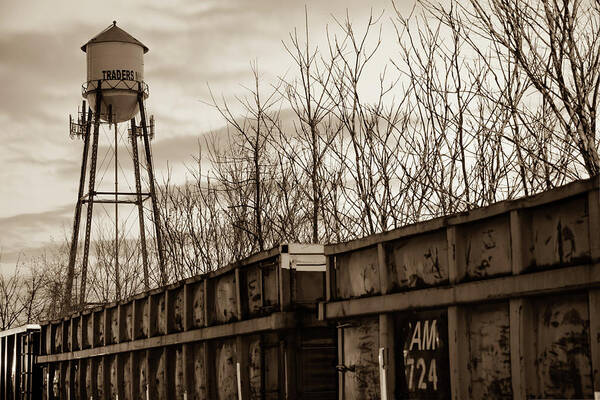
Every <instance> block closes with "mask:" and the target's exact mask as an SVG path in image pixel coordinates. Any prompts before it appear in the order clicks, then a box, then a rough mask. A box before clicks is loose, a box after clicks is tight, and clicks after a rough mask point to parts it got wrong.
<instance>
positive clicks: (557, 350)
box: [528, 294, 594, 398]
mask: <svg viewBox="0 0 600 400" xmlns="http://www.w3.org/2000/svg"><path fill="white" fill-rule="evenodd" d="M533 310H538V312H537V313H535V321H534V323H535V326H534V332H533V337H532V339H533V345H532V347H533V348H534V349H535V352H534V354H533V359H534V365H535V368H534V371H533V372H534V373H535V378H536V379H535V380H536V381H537V382H535V383H536V385H530V387H529V390H528V395H530V396H533V397H541V398H556V397H560V398H593V397H594V393H593V383H592V374H591V359H590V340H589V314H588V312H589V311H588V302H587V296H586V295H585V294H581V295H562V296H554V297H552V298H541V299H537V300H536V301H535V302H534V303H533Z"/></svg>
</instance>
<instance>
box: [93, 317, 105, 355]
mask: <svg viewBox="0 0 600 400" xmlns="http://www.w3.org/2000/svg"><path fill="white" fill-rule="evenodd" d="M93 315H94V317H93V318H94V320H93V321H92V324H93V327H92V331H93V338H94V340H93V347H98V346H104V310H100V311H94V314H93Z"/></svg>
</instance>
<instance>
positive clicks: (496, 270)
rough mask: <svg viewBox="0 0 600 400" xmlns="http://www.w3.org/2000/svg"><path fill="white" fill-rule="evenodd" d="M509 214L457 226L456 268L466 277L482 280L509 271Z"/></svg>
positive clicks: (506, 273)
mask: <svg viewBox="0 0 600 400" xmlns="http://www.w3.org/2000/svg"><path fill="white" fill-rule="evenodd" d="M509 220H510V218H509V215H508V214H504V215H500V216H498V217H494V218H488V219H484V220H482V221H478V222H475V223H470V224H463V225H459V226H458V229H457V234H456V236H457V245H456V246H457V251H456V252H457V254H456V262H457V265H458V269H459V270H460V271H464V275H465V277H466V279H481V278H485V277H492V276H498V275H508V274H510V273H511V247H510V226H509Z"/></svg>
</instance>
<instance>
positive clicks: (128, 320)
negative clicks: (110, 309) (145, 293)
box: [120, 302, 133, 341]
mask: <svg viewBox="0 0 600 400" xmlns="http://www.w3.org/2000/svg"><path fill="white" fill-rule="evenodd" d="M121 307H122V310H121V312H122V319H121V321H120V323H121V324H123V327H122V328H121V335H123V336H122V337H121V339H120V340H121V341H129V340H131V338H132V333H133V302H129V303H127V304H123V305H121Z"/></svg>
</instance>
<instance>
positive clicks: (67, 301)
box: [62, 100, 92, 313]
mask: <svg viewBox="0 0 600 400" xmlns="http://www.w3.org/2000/svg"><path fill="white" fill-rule="evenodd" d="M81 112H82V115H83V123H84V124H85V133H84V137H83V157H82V162H81V172H80V175H79V191H78V194H77V203H76V204H75V216H74V218H73V233H72V237H71V251H70V252H69V269H68V270H67V282H66V287H65V294H64V297H63V309H62V311H63V313H67V312H69V311H70V309H71V298H72V296H73V279H74V277H75V261H76V259H77V244H78V241H79V223H80V221H81V205H82V204H83V202H82V197H83V189H84V186H85V173H86V167H87V159H88V150H89V147H90V130H91V124H92V110H91V109H88V111H87V119H86V107H85V100H84V101H83V106H82V108H81Z"/></svg>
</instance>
